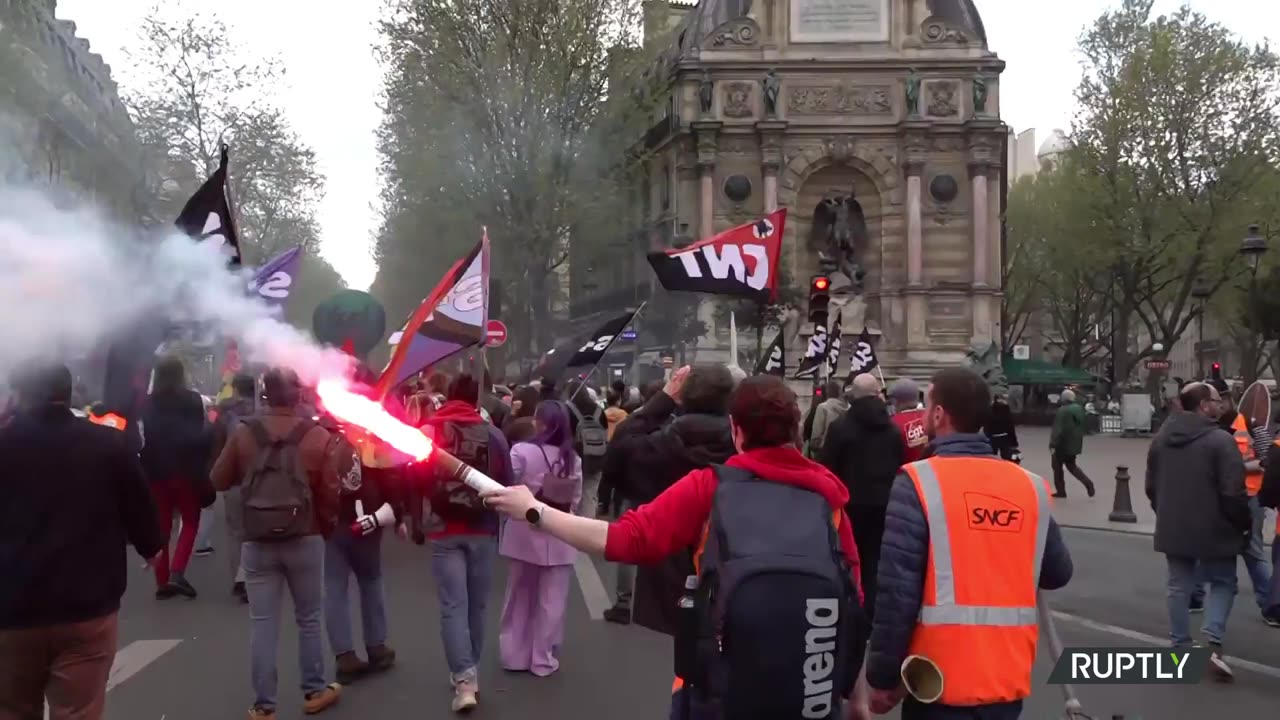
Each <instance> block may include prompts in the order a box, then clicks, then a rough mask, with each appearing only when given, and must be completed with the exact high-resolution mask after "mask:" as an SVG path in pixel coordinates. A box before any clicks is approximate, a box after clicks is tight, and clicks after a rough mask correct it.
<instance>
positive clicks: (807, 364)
mask: <svg viewBox="0 0 1280 720" xmlns="http://www.w3.org/2000/svg"><path fill="white" fill-rule="evenodd" d="M826 362H827V328H826V326H825V325H823V324H822V323H814V324H813V337H811V338H809V349H808V350H805V353H804V360H802V361H800V367H798V368H796V374H795V378H796V379H797V380H799V379H802V378H811V377H815V376H816V375H817V374H818V370H819V369H820V368H821V367H822V366H823V364H824V363H826Z"/></svg>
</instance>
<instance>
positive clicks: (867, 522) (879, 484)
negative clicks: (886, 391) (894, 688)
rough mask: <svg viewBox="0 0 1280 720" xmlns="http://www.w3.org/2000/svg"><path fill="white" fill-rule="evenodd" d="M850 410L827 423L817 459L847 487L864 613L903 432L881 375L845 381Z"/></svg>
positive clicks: (870, 610)
mask: <svg viewBox="0 0 1280 720" xmlns="http://www.w3.org/2000/svg"><path fill="white" fill-rule="evenodd" d="M847 397H848V401H847V405H848V408H849V410H848V411H847V412H846V413H845V414H844V415H843V416H841V417H840V418H838V419H837V420H836V421H835V422H834V423H832V425H831V430H830V431H829V432H828V434H827V444H826V446H825V447H824V449H823V453H822V457H821V458H820V459H821V462H822V464H823V465H825V466H826V467H827V469H828V470H830V471H831V472H833V473H835V475H836V477H838V478H840V482H842V483H844V486H845V487H847V488H848V489H849V502H848V504H846V505H845V508H844V509H845V512H846V513H847V514H848V515H849V521H850V523H851V524H852V526H853V540H854V542H855V543H857V545H858V560H859V562H860V563H861V566H862V570H861V580H862V593H863V595H864V596H865V597H866V607H867V614H868V615H869V616H871V615H873V614H874V612H875V599H876V572H877V571H878V568H879V566H880V539H881V536H883V535H884V522H885V512H886V511H887V509H888V505H889V490H890V488H892V487H893V480H894V478H895V477H896V476H897V475H898V470H899V469H901V468H902V464H903V458H904V456H905V454H906V447H905V444H904V443H903V442H902V434H901V433H899V432H898V427H897V425H895V424H894V423H893V420H892V419H890V417H889V408H888V407H886V406H885V403H884V399H883V395H882V394H881V387H880V381H879V380H876V378H875V376H873V375H866V374H863V375H859V376H857V377H856V378H854V379H853V385H852V386H850V388H849V391H848V394H847Z"/></svg>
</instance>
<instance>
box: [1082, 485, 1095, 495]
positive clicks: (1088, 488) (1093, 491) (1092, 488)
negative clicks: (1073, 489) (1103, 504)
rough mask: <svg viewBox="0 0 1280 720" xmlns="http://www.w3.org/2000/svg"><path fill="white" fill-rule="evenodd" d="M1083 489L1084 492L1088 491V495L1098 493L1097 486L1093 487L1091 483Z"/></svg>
mask: <svg viewBox="0 0 1280 720" xmlns="http://www.w3.org/2000/svg"><path fill="white" fill-rule="evenodd" d="M1084 491H1085V492H1087V493H1089V497H1093V496H1094V495H1097V494H1098V489H1097V488H1095V487H1094V486H1092V485H1090V486H1089V487H1087V488H1085V489H1084Z"/></svg>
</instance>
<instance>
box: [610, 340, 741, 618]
mask: <svg viewBox="0 0 1280 720" xmlns="http://www.w3.org/2000/svg"><path fill="white" fill-rule="evenodd" d="M733 388H734V381H733V375H732V374H731V373H730V372H729V368H727V367H725V366H723V365H713V366H707V367H699V368H693V369H690V368H688V367H683V368H680V369H679V370H677V371H675V372H674V373H673V374H672V375H671V379H670V380H669V381H668V382H667V384H666V386H665V387H664V388H663V389H662V391H661V392H658V393H656V394H655V395H653V397H651V398H650V399H649V401H648V402H647V403H645V405H644V407H642V408H640V409H639V410H637V411H635V412H634V413H632V414H631V416H630V417H628V418H627V419H626V420H624V421H622V424H620V425H618V427H617V429H616V430H615V431H614V434H613V440H612V441H611V442H610V443H609V454H608V455H607V456H606V461H605V473H606V474H607V475H608V476H609V478H610V481H611V482H612V483H614V484H613V486H612V492H616V493H618V494H619V495H620V496H621V497H622V498H623V499H624V500H625V502H626V503H627V504H628V505H629V506H630V507H635V506H638V505H643V504H645V503H647V502H651V501H653V499H654V498H656V497H658V495H660V494H662V492H663V491H664V490H666V489H667V488H669V487H671V486H672V485H673V484H675V482H676V481H677V480H679V479H680V478H682V477H684V476H685V475H687V474H689V473H690V472H692V471H693V470H697V469H699V468H705V467H710V466H711V465H715V464H719V463H723V462H724V461H725V460H728V459H729V457H730V456H731V455H733V454H734V453H735V449H734V446H733V434H732V433H731V431H730V430H729V399H730V396H731V395H732V394H733ZM673 416H674V417H673ZM619 467H621V468H623V470H622V471H619V470H618V468H619ZM692 574H693V558H692V555H690V554H689V553H684V554H682V555H678V556H675V557H673V558H672V559H669V560H667V561H666V562H664V563H663V564H661V565H655V566H651V567H641V568H638V570H637V572H636V582H635V607H634V610H635V613H634V618H633V617H632V613H631V610H632V607H631V605H630V603H628V602H627V600H629V598H627V597H626V596H625V594H624V593H623V592H622V591H623V590H625V589H627V588H621V587H620V588H619V590H620V592H619V598H618V602H617V604H616V605H615V606H614V607H613V608H610V609H609V610H608V611H606V613H605V619H606V620H609V621H610V622H617V623H622V624H626V623H627V622H630V621H631V620H632V619H634V620H635V622H636V624H637V625H640V626H642V627H646V628H649V629H650V630H656V631H658V632H661V633H666V634H668V635H674V634H675V628H676V619H677V617H678V616H677V603H678V601H679V599H680V594H681V593H682V592H684V581H685V578H686V577H688V576H689V575H692ZM622 584H623V583H621V582H620V583H619V585H622Z"/></svg>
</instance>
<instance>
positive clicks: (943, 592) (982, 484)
mask: <svg viewBox="0 0 1280 720" xmlns="http://www.w3.org/2000/svg"><path fill="white" fill-rule="evenodd" d="M927 397H928V399H927V401H926V405H925V429H926V431H927V433H928V434H929V436H930V437H932V438H933V450H934V454H933V456H932V457H931V458H929V459H927V460H921V461H919V462H915V463H911V464H909V465H906V466H904V467H903V469H902V472H901V473H900V474H899V475H898V477H897V478H896V479H895V480H894V483H893V489H892V491H891V492H890V497H889V509H888V515H887V518H886V521H885V530H884V547H885V548H886V551H885V552H884V553H883V555H882V557H881V559H880V572H879V575H878V576H877V579H876V581H877V583H878V585H879V590H878V592H879V598H880V599H891V602H883V603H878V604H877V607H876V613H875V620H874V622H873V627H872V631H871V643H870V648H869V651H868V654H867V674H866V677H867V683H868V684H869V685H870V687H871V710H872V711H873V712H875V713H877V714H885V713H888V712H889V711H891V710H892V709H893V708H894V707H895V706H897V704H898V703H899V702H904V696H906V697H905V702H904V705H903V709H902V717H904V718H910V719H911V720H935V719H936V720H943V719H946V720H950V719H952V718H962V717H963V718H1001V719H1003V718H1009V719H1012V718H1017V717H1018V715H1019V714H1020V713H1021V711H1022V702H1023V700H1025V699H1026V698H1027V697H1029V696H1030V695H1031V675H1032V666H1033V664H1034V663H1035V656H1036V646H1037V641H1038V632H1037V612H1036V592H1037V590H1038V589H1039V588H1043V589H1046V590H1055V589H1057V588H1060V587H1063V586H1065V585H1066V584H1067V583H1068V582H1070V580H1071V574H1072V566H1071V556H1070V554H1069V553H1068V552H1067V546H1066V544H1065V543H1064V542H1063V540H1062V534H1061V532H1060V531H1059V529H1058V526H1057V524H1056V523H1055V522H1054V521H1053V517H1052V515H1051V514H1050V512H1049V487H1048V485H1047V483H1045V481H1044V480H1043V479H1042V478H1039V477H1037V476H1035V475H1033V474H1031V473H1029V472H1026V471H1025V470H1023V469H1022V468H1020V467H1018V466H1017V465H1014V464H1012V463H1008V462H1004V461H1003V460H1000V459H998V458H996V457H994V455H993V451H992V448H991V444H990V443H989V442H988V441H987V438H986V435H984V434H983V433H982V428H983V426H984V425H986V421H987V416H988V414H989V413H990V411H991V391H990V389H989V388H988V386H987V382H986V381H985V380H983V379H982V377H980V376H979V375H978V374H977V373H974V372H973V371H971V370H968V369H965V368H951V369H947V370H942V371H940V372H938V373H937V374H936V375H934V376H933V383H932V385H931V386H930V388H929V392H928V396H927ZM1012 508H1018V509H1019V510H1020V511H1021V512H1020V515H1019V517H1018V519H1017V522H1016V523H1014V522H1012V521H1011V515H1010V511H1011V509H1012ZM948 518H970V519H969V521H968V522H952V521H949V520H948ZM890 548H892V551H889V549H890ZM909 656H919V657H923V658H926V659H927V660H928V661H930V662H931V663H933V665H934V666H936V667H937V669H938V670H939V672H940V674H941V676H942V678H943V679H944V680H945V682H943V683H939V684H940V685H941V686H942V687H941V691H940V694H939V695H938V696H937V697H935V698H924V702H921V699H919V698H916V697H914V696H907V688H905V687H904V686H903V684H902V674H903V663H904V662H905V661H906V660H907V658H908V657H909ZM930 701H932V702H930Z"/></svg>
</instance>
